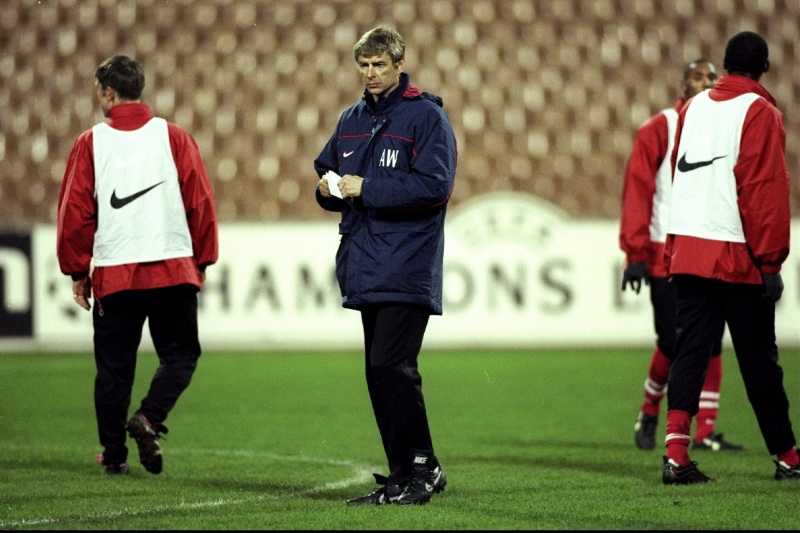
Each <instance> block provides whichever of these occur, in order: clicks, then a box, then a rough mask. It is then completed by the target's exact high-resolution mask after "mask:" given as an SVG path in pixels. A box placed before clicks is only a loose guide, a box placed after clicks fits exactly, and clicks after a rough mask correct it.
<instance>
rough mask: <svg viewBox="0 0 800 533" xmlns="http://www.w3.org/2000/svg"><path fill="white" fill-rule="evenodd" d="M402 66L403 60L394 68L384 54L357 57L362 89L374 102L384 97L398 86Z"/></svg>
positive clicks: (386, 54)
mask: <svg viewBox="0 0 800 533" xmlns="http://www.w3.org/2000/svg"><path fill="white" fill-rule="evenodd" d="M404 66H405V60H404V59H401V60H400V63H399V64H398V65H397V66H396V67H395V66H394V64H393V63H392V59H391V58H390V57H389V54H388V53H386V52H384V53H383V54H381V55H379V56H370V57H367V56H358V70H359V71H360V72H361V79H362V81H363V82H364V87H365V88H366V89H367V91H369V93H370V94H371V95H372V96H373V97H374V98H375V100H377V99H378V98H379V97H381V96H386V95H387V94H389V93H390V92H392V90H394V88H395V87H397V86H398V85H399V84H400V73H401V72H403V67H404Z"/></svg>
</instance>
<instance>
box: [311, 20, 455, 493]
mask: <svg viewBox="0 0 800 533" xmlns="http://www.w3.org/2000/svg"><path fill="white" fill-rule="evenodd" d="M353 57H354V58H355V60H356V63H357V64H358V68H359V71H360V72H361V77H362V81H363V82H364V86H365V91H364V96H363V98H362V99H360V100H359V101H358V102H357V103H355V104H354V105H353V106H351V107H350V108H349V109H347V110H345V112H344V113H342V116H341V118H340V119H339V123H338V124H337V126H336V129H335V131H334V132H333V135H331V137H330V139H329V140H328V142H327V143H326V145H325V147H324V148H323V149H322V152H321V153H320V154H319V157H317V159H316V160H315V161H314V167H315V169H316V171H317V174H318V175H319V176H320V177H321V179H320V181H319V182H318V184H317V187H316V199H317V202H318V203H319V205H320V206H321V207H322V208H323V209H325V210H327V211H338V212H341V214H342V218H341V222H340V224H339V234H340V235H341V241H340V244H339V249H338V251H337V253H336V276H337V279H338V281H339V288H340V290H341V294H342V305H343V306H344V307H346V308H349V309H355V310H357V311H360V313H361V321H362V324H363V330H364V346H365V367H366V379H367V388H368V390H369V395H370V400H371V401H372V407H373V411H374V413H375V420H376V422H377V425H378V430H379V431H380V434H381V439H382V442H383V447H384V451H385V453H386V458H387V460H388V464H389V476H388V477H386V476H383V475H380V474H375V479H376V481H377V482H378V484H379V485H381V487H380V488H378V489H376V490H375V491H373V492H371V493H370V494H367V495H366V496H363V497H360V498H354V499H352V500H348V502H347V503H348V505H370V504H377V505H381V504H387V503H396V504H401V505H402V504H423V503H426V502H427V501H429V500H430V498H431V496H432V495H433V494H434V493H438V492H440V491H442V490H443V489H444V487H445V484H446V483H447V478H446V477H445V474H444V471H443V470H442V467H441V465H440V464H439V461H438V459H437V458H436V455H435V454H434V450H433V442H432V438H431V434H430V429H429V427H428V418H427V414H426V409H425V402H424V399H423V395H422V378H421V377H420V374H419V371H418V365H417V358H418V356H419V352H420V348H421V346H422V340H423V337H424V334H425V330H426V328H427V325H428V319H429V317H430V315H441V314H442V269H443V258H444V221H445V213H446V210H447V202H448V200H449V199H450V195H451V193H452V190H453V185H454V182H455V173H456V154H457V150H456V139H455V134H454V133H453V128H452V126H451V124H450V120H449V119H448V117H447V115H446V114H445V113H444V111H443V110H442V100H441V98H439V97H437V96H433V95H430V94H428V93H424V92H421V91H420V90H419V89H417V88H416V87H414V86H412V85H411V83H410V80H409V77H408V75H407V74H406V73H405V72H404V69H405V44H404V42H403V38H402V37H401V36H400V34H399V33H397V32H396V31H395V30H393V29H391V28H387V27H377V28H374V29H372V30H370V31H368V32H367V33H365V34H364V35H363V36H362V37H361V39H360V40H359V41H358V43H356V45H355V46H354V48H353Z"/></svg>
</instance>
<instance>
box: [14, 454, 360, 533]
mask: <svg viewBox="0 0 800 533" xmlns="http://www.w3.org/2000/svg"><path fill="white" fill-rule="evenodd" d="M13 447H14V445H11V446H9V447H7V448H13ZM53 448H54V449H56V448H55V447H53ZM25 449H26V450H28V451H30V447H26V448H25ZM58 449H59V450H61V451H64V448H58ZM175 453H177V454H178V455H181V454H195V453H196V454H203V455H219V456H226V455H227V456H237V457H267V458H270V459H275V460H278V461H300V462H309V463H324V464H328V465H334V466H347V467H350V468H353V470H354V473H353V476H351V477H349V478H346V479H342V480H339V481H332V482H328V483H324V484H322V485H318V486H315V487H311V488H308V489H304V490H299V491H292V492H288V493H284V494H263V495H260V496H250V497H246V498H235V499H225V498H218V499H215V500H207V501H197V502H181V503H178V504H177V505H160V506H155V507H148V508H147V509H123V510H120V511H113V512H108V513H91V514H89V515H86V516H80V517H74V518H67V517H63V518H51V517H41V518H32V519H29V518H24V519H22V520H8V521H3V520H0V529H8V528H12V527H29V526H42V525H48V524H49V525H52V524H59V523H63V522H78V523H81V522H92V521H95V520H109V519H118V518H125V517H132V516H139V515H146V514H152V513H159V512H165V511H174V510H186V509H205V508H211V507H224V506H227V505H240V504H245V503H252V502H259V501H268V500H281V499H285V498H289V497H294V496H303V495H307V494H315V493H318V492H323V491H326V490H331V489H341V488H346V487H349V486H352V485H356V484H359V483H363V482H365V481H367V480H369V479H371V478H372V472H373V471H374V470H375V469H376V468H374V467H370V466H367V465H365V464H363V463H356V462H355V461H348V460H341V459H325V458H321V457H304V456H287V455H280V454H277V453H272V452H260V451H251V450H190V449H178V450H170V454H175Z"/></svg>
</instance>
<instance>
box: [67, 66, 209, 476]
mask: <svg viewBox="0 0 800 533" xmlns="http://www.w3.org/2000/svg"><path fill="white" fill-rule="evenodd" d="M95 78H96V79H95V88H96V96H97V100H98V102H99V104H100V107H101V108H102V110H103V114H104V115H105V116H106V117H107V120H106V121H105V122H102V123H100V124H97V125H95V126H94V127H93V128H92V129H90V130H88V131H85V132H84V133H83V134H82V135H81V136H80V137H79V138H78V140H77V141H76V142H75V144H74V146H73V147H72V151H71V152H70V155H69V160H68V162H67V168H66V171H65V172H64V179H63V181H62V184H61V194H60V196H59V202H58V235H57V254H58V261H59V265H60V267H61V271H62V272H63V273H64V274H67V275H69V276H71V277H72V280H73V282H72V292H73V297H74V298H75V302H76V303H77V304H78V305H80V306H81V307H83V308H84V309H86V310H87V311H88V310H90V309H91V310H92V320H93V326H94V355H95V362H96V366H97V375H96V377H95V388H94V404H95V413H96V416H97V428H98V435H99V438H100V444H101V445H102V447H103V453H101V454H98V455H97V461H98V462H99V463H100V464H101V465H102V466H103V469H104V471H105V473H106V474H110V475H112V474H125V473H127V472H128V463H127V458H128V448H127V446H126V444H125V440H126V432H127V434H128V435H130V436H131V437H132V438H133V439H134V440H135V441H136V445H137V447H138V449H139V461H140V462H141V463H142V465H143V466H144V467H145V469H146V470H147V471H148V472H151V473H153V474H158V473H160V472H161V470H162V467H163V461H162V456H161V446H160V444H159V437H160V436H161V434H162V433H166V432H167V428H166V426H164V420H166V418H167V415H168V414H169V412H170V411H171V410H172V408H173V407H174V406H175V403H176V402H177V401H178V398H179V397H180V395H181V394H182V393H183V391H184V390H185V389H186V387H188V386H189V382H190V381H191V378H192V375H193V374H194V371H195V368H196V366H197V360H198V358H199V357H200V342H199V339H198V331H197V293H198V291H199V290H200V289H201V288H202V287H203V283H204V281H205V269H206V267H207V266H209V265H211V264H214V263H215V262H216V261H217V257H218V253H219V252H218V249H219V245H218V241H217V214H216V208H215V206H214V196H213V193H212V190H211V184H210V183H209V180H208V176H207V175H206V171H205V167H204V165H203V160H202V158H201V156H200V152H199V150H198V149H197V144H196V143H195V141H194V139H193V138H192V137H191V136H190V135H189V134H188V133H187V132H186V131H184V130H183V129H181V128H180V127H178V126H176V125H175V124H170V123H168V122H166V121H165V120H164V119H161V118H156V117H154V116H153V113H152V111H151V110H150V107H149V106H148V105H147V104H143V103H141V102H140V100H139V98H140V95H141V93H142V90H143V89H144V70H143V69H142V67H141V65H139V63H137V62H136V61H134V60H133V59H131V58H129V57H126V56H114V57H111V58H109V59H107V60H106V61H104V62H103V63H102V64H101V65H100V66H99V67H98V69H97V71H96V72H95ZM92 297H94V306H93V307H94V308H93V309H92V305H91V298H92ZM145 320H148V324H149V328H150V336H151V337H152V339H153V344H154V346H155V348H156V352H157V353H158V359H159V367H158V369H157V370H156V372H155V375H154V376H153V378H152V380H151V382H150V387H149V390H148V392H147V394H146V395H145V397H144V398H143V399H142V402H141V404H140V405H139V407H138V408H137V409H136V411H135V412H134V413H133V416H131V417H130V418H128V408H129V407H130V403H131V390H132V387H133V381H134V371H135V369H136V357H137V350H138V347H139V342H140V340H141V337H142V328H143V326H144V323H145Z"/></svg>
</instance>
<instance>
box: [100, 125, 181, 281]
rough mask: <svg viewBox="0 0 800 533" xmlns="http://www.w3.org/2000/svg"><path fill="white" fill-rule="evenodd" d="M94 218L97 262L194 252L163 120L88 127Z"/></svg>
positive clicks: (136, 260) (154, 258)
mask: <svg viewBox="0 0 800 533" xmlns="http://www.w3.org/2000/svg"><path fill="white" fill-rule="evenodd" d="M92 133H93V145H94V164H95V196H96V198H97V209H98V219H97V220H98V223H97V232H96V234H95V240H94V252H93V253H94V255H93V259H94V264H95V265H96V266H111V265H122V264H129V263H144V262H148V261H161V260H164V259H173V258H176V257H192V255H193V252H192V239H191V235H190V234H189V225H188V224H187V222H186V211H185V208H184V205H183V199H182V198H181V192H180V184H179V183H178V170H177V168H176V166H175V160H174V159H173V157H172V149H171V148H170V144H169V133H168V129H167V122H166V121H165V120H164V119H161V118H153V119H151V120H150V121H149V122H148V123H147V124H145V125H144V126H142V127H141V128H139V129H138V130H134V131H122V130H116V129H114V128H112V127H111V126H109V125H108V124H105V123H100V124H97V125H95V126H94V127H93V128H92Z"/></svg>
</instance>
